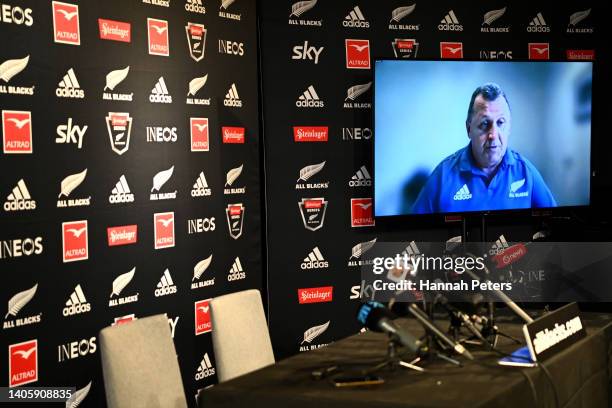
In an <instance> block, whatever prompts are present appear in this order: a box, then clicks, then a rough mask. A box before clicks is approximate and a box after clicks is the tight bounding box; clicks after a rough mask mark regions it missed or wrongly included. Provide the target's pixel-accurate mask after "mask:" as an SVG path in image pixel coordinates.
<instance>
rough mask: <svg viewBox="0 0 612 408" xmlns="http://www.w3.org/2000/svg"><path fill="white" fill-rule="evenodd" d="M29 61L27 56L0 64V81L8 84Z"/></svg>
mask: <svg viewBox="0 0 612 408" xmlns="http://www.w3.org/2000/svg"><path fill="white" fill-rule="evenodd" d="M29 61H30V56H29V55H27V56H25V57H24V58H21V59H11V60H7V61H5V62H3V63H2V64H0V79H2V80H3V81H4V82H5V83H8V82H9V81H10V80H11V79H12V78H13V77H14V76H15V75H17V74H18V73H20V72H21V71H23V70H24V69H25V68H26V67H27V66H28V62H29Z"/></svg>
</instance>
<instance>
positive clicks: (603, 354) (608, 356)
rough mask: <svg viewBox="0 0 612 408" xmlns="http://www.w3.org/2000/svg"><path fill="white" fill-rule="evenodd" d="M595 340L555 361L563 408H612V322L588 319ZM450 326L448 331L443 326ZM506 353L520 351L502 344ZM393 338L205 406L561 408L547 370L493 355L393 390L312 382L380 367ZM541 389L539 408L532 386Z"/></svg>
mask: <svg viewBox="0 0 612 408" xmlns="http://www.w3.org/2000/svg"><path fill="white" fill-rule="evenodd" d="M583 320H584V321H585V323H586V327H587V333H588V336H587V337H586V338H585V339H583V340H582V341H581V342H579V343H577V344H575V345H574V346H572V347H571V348H569V349H567V350H565V351H563V352H562V353H560V354H558V355H556V356H554V357H552V358H551V359H550V360H549V361H547V362H546V367H547V368H548V369H549V372H550V374H551V376H552V379H553V380H554V382H555V384H556V392H557V395H558V399H559V406H560V407H572V408H574V407H575V408H578V407H581V408H596V407H608V406H612V403H609V402H608V401H609V397H610V396H612V323H611V320H610V316H609V315H598V314H584V315H583ZM398 322H399V323H400V324H401V325H406V326H407V327H408V328H409V329H410V330H411V331H412V332H413V333H415V334H422V333H423V330H422V329H421V328H420V326H419V325H418V324H417V323H416V322H415V321H413V320H398ZM443 327H446V326H443ZM500 327H501V328H502V329H503V331H504V332H506V333H508V334H510V335H513V336H515V337H517V338H521V339H522V338H523V337H522V332H521V326H520V325H519V324H513V323H503V322H502V323H501V324H500ZM499 348H500V349H502V350H504V351H507V352H510V351H512V350H514V349H516V348H517V346H516V345H514V344H512V343H511V342H510V341H508V340H502V341H501V344H500V346H499ZM385 350H386V337H385V336H384V335H382V334H379V333H373V332H366V333H363V334H358V335H354V336H351V337H348V338H346V339H343V340H340V341H338V342H336V343H334V344H331V345H330V346H328V347H326V348H322V349H318V350H315V351H311V352H307V353H302V354H299V355H296V356H293V357H291V358H288V359H285V360H283V361H280V362H278V363H277V364H275V365H273V366H270V367H266V368H264V369H261V370H258V371H256V372H253V373H251V374H248V375H245V376H242V377H239V378H236V379H234V380H231V381H228V382H226V383H223V384H219V385H216V386H214V387H212V388H210V389H208V390H205V391H204V392H203V393H202V394H201V398H200V406H201V407H203V408H216V407H241V408H242V407H245V406H252V407H277V406H278V407H285V408H291V407H304V408H306V407H308V408H313V407H314V408H322V407H342V408H346V407H350V408H357V407H368V408H378V407H491V408H493V407H495V408H499V407H520V408H526V407H555V406H556V402H555V394H554V392H553V388H552V385H551V382H550V380H549V379H548V378H547V377H546V376H545V375H544V373H543V372H542V370H541V369H540V368H517V367H503V366H499V365H498V364H497V363H496V362H497V359H498V356H497V355H496V354H494V353H491V352H485V351H477V349H473V351H474V355H475V358H476V360H477V361H478V363H474V362H470V361H467V360H466V359H464V358H460V360H461V361H462V362H463V363H464V366H463V367H456V366H453V365H452V364H449V363H446V362H443V361H436V362H432V363H430V364H428V365H426V366H425V367H426V368H427V372H426V373H417V372H415V371H412V370H406V369H399V371H395V372H388V371H383V372H381V374H380V375H381V376H382V377H383V378H384V379H385V383H384V384H382V385H378V386H373V387H371V388H361V387H360V388H345V389H338V388H334V387H333V386H332V385H331V384H330V383H329V382H328V381H327V380H313V379H311V376H310V374H311V371H312V370H313V369H316V368H320V367H326V366H330V365H334V364H338V365H341V366H347V364H348V365H350V364H359V366H360V367H361V366H362V364H363V363H367V362H377V361H380V360H381V359H383V358H384V356H385V353H386V351H385ZM529 381H531V382H532V383H533V389H535V391H536V398H537V401H535V400H534V393H533V391H532V388H531V387H530V385H529Z"/></svg>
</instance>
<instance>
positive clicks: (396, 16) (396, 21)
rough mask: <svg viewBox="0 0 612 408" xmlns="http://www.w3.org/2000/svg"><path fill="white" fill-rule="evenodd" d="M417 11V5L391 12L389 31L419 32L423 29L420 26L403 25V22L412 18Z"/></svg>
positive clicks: (402, 7)
mask: <svg viewBox="0 0 612 408" xmlns="http://www.w3.org/2000/svg"><path fill="white" fill-rule="evenodd" d="M415 9H416V3H414V4H411V5H410V6H401V7H397V8H395V9H393V10H392V11H391V19H390V20H389V30H403V31H418V30H419V29H420V28H421V25H420V24H403V23H402V21H403V20H404V19H405V18H406V17H408V16H410V15H411V14H412V13H413V12H414V10H415Z"/></svg>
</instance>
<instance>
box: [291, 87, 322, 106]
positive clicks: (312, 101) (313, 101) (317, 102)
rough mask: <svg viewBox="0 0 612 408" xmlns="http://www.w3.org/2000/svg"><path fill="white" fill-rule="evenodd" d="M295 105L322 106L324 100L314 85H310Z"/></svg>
mask: <svg viewBox="0 0 612 408" xmlns="http://www.w3.org/2000/svg"><path fill="white" fill-rule="evenodd" d="M295 106H297V107H298V108H322V107H323V106H324V103H323V101H322V100H321V99H320V98H319V95H318V94H317V91H316V90H315V89H314V86H312V85H310V86H309V87H308V89H306V90H305V91H304V93H303V94H302V95H300V97H299V98H298V100H297V101H295Z"/></svg>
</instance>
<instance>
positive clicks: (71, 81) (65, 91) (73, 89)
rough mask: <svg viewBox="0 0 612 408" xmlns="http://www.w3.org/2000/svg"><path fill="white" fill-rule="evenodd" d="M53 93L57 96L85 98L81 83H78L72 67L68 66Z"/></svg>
mask: <svg viewBox="0 0 612 408" xmlns="http://www.w3.org/2000/svg"><path fill="white" fill-rule="evenodd" d="M55 95H56V96H57V97H58V98H77V99H83V98H85V91H84V90H82V89H81V85H79V81H78V80H77V77H76V75H75V74H74V69H72V68H70V69H69V70H68V72H67V73H66V75H64V78H63V79H62V80H61V81H60V83H59V84H58V86H57V88H56V89H55Z"/></svg>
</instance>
